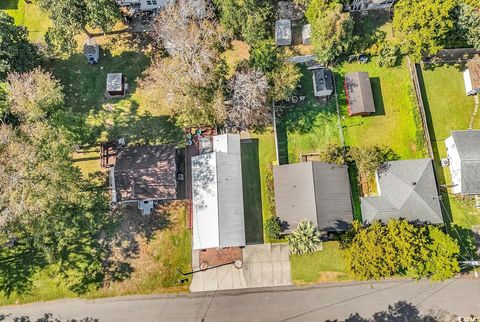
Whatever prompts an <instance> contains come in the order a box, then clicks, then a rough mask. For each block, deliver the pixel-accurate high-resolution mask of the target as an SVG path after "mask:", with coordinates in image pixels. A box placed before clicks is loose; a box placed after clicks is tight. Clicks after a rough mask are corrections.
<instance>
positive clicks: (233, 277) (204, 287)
mask: <svg viewBox="0 0 480 322" xmlns="http://www.w3.org/2000/svg"><path fill="white" fill-rule="evenodd" d="M198 256H199V255H198V252H194V253H193V258H192V259H193V263H194V264H193V270H198V269H199V267H198V262H199V261H198ZM195 266H197V267H195ZM287 285H292V279H291V276H290V260H289V253H288V246H287V244H262V245H249V246H246V247H245V248H244V249H243V267H242V268H240V269H237V268H235V267H234V266H233V264H230V265H225V266H221V267H216V268H211V269H208V270H205V271H203V272H198V273H195V274H193V279H192V284H191V285H190V291H191V292H203V291H216V290H231V289H241V288H253V287H269V286H287Z"/></svg>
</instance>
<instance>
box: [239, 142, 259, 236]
mask: <svg viewBox="0 0 480 322" xmlns="http://www.w3.org/2000/svg"><path fill="white" fill-rule="evenodd" d="M258 150H259V140H258V139H243V140H242V183H243V205H244V214H245V239H246V242H247V244H261V243H263V220H262V194H261V183H260V182H261V180H260V168H259V151H258Z"/></svg>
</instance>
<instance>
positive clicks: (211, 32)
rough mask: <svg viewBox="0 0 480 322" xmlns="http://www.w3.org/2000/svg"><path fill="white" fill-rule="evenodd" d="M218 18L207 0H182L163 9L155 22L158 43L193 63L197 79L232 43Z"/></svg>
mask: <svg viewBox="0 0 480 322" xmlns="http://www.w3.org/2000/svg"><path fill="white" fill-rule="evenodd" d="M214 17H215V15H214V12H213V8H212V7H211V5H210V4H209V3H207V1H206V0H195V1H194V0H180V1H177V2H175V3H173V4H171V5H169V6H168V7H167V8H166V9H165V10H162V12H161V13H160V14H159V15H158V16H157V18H156V19H155V22H154V24H153V25H152V30H151V36H152V38H153V41H154V44H155V45H157V46H163V47H165V49H166V50H167V52H168V53H169V54H170V55H171V56H173V57H178V58H179V59H180V61H181V62H183V63H184V64H186V65H187V66H189V68H190V69H189V73H190V75H191V78H192V79H193V80H195V81H201V80H202V79H203V78H204V76H205V74H206V73H208V72H209V71H210V70H212V69H213V68H214V67H215V66H216V64H217V63H218V61H219V59H220V50H221V48H223V47H224V46H226V45H227V43H228V37H226V36H225V33H224V32H223V33H222V32H220V30H219V27H218V25H217V23H216V22H215V21H214Z"/></svg>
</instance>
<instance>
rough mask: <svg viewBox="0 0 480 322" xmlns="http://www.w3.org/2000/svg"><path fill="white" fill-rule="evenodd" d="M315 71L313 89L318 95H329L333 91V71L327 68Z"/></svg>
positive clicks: (313, 71)
mask: <svg viewBox="0 0 480 322" xmlns="http://www.w3.org/2000/svg"><path fill="white" fill-rule="evenodd" d="M312 73H313V77H312V78H313V91H314V94H315V96H316V97H328V96H330V95H332V93H333V73H332V71H331V70H330V69H327V68H317V69H314V70H312Z"/></svg>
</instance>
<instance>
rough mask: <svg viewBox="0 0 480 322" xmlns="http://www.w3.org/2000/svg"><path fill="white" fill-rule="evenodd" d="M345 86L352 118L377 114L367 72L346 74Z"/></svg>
mask: <svg viewBox="0 0 480 322" xmlns="http://www.w3.org/2000/svg"><path fill="white" fill-rule="evenodd" d="M344 85H345V92H346V95H347V103H348V114H349V115H350V116H354V115H369V114H371V113H375V103H374V101H373V93H372V85H371V84H370V77H369V76H368V73H367V72H354V73H348V74H346V75H345V84H344Z"/></svg>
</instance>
